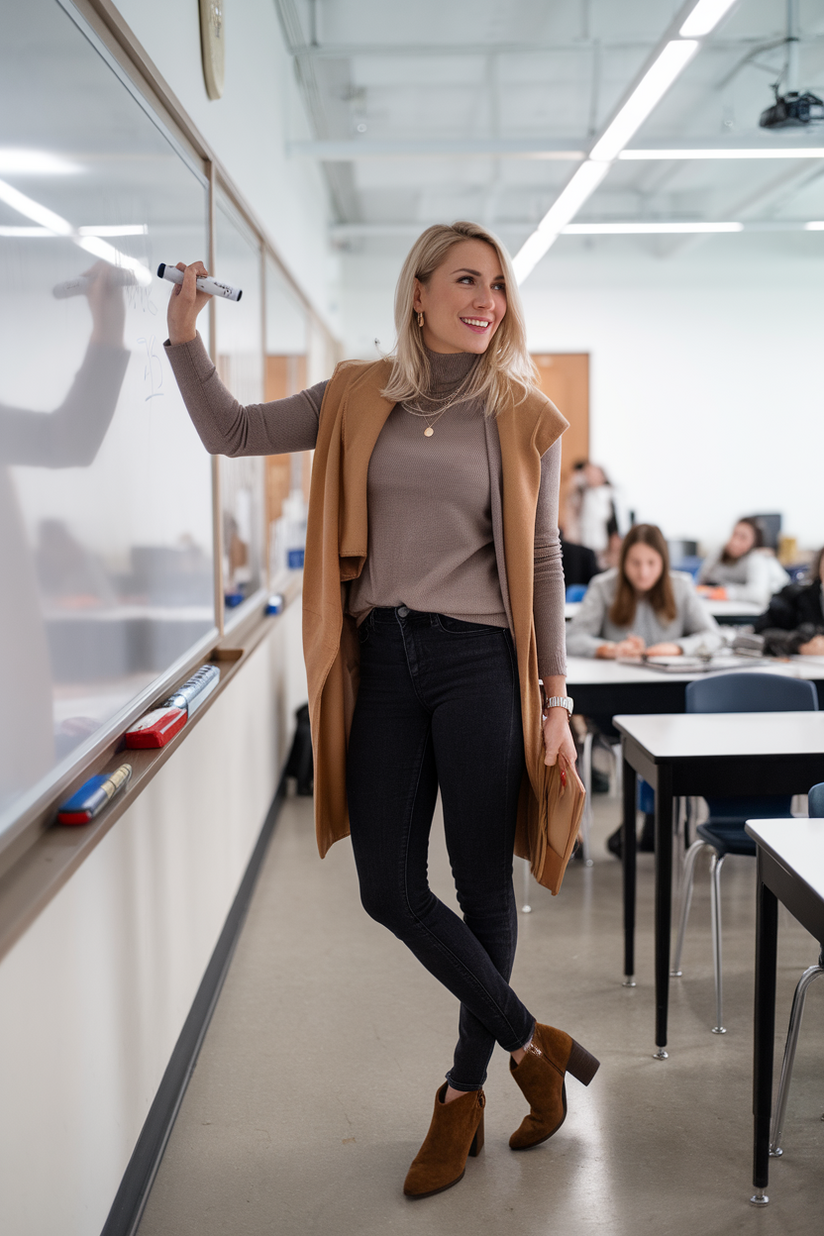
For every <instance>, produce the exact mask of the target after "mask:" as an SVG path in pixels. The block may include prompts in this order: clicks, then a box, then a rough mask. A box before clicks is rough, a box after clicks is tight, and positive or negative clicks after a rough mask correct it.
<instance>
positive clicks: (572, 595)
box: [566, 584, 587, 601]
mask: <svg viewBox="0 0 824 1236" xmlns="http://www.w3.org/2000/svg"><path fill="white" fill-rule="evenodd" d="M586 590H587V585H586V584H567V590H566V599H567V600H568V601H583V599H584V593H585V592H586Z"/></svg>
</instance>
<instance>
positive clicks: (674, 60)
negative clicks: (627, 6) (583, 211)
mask: <svg viewBox="0 0 824 1236" xmlns="http://www.w3.org/2000/svg"><path fill="white" fill-rule="evenodd" d="M733 3H734V0H698V3H697V4H696V5H695V7H694V8H693V9H692V10H691V12H690V14H689V16H688V17H687V19H686V20H685V21H684V23H683V25H682V26H681V28H680V31H679V35H680V37H679V38H677V39H669V41H668V42H667V43H665V44H664V46H663V48H662V49H661V52H660V54H659V55H658V56H657V57H656V58H655V60H654V61H653V62H652V64H651V65H650V67H649V68H648V69H647V71H646V73H645V74H644V76H643V77H642V78H641V80H640V81H639V82H638V84H637V86H636V87H635V89H634V90H633V91H632V93H631V94H630V96H629V98H628V99H627V100H626V102H625V103H624V104H623V106H622V107H621V108H620V109H619V111H618V113H617V114H616V115H615V116H614V117H613V119H612V120H611V121H610V123H609V124H608V125H607V127H606V129H605V130H604V132H603V133H602V134H601V136H600V138H599V139H598V141H597V142H596V143H595V145H594V146H593V147H592V149H591V150H590V152H589V159H588V161H587V162H586V163H583V164H582V165H581V167H579V168H578V170H577V171H576V173H575V175H574V176H573V177H572V179H571V180H570V182H569V184H568V185H567V186H566V188H565V189H564V190H563V191H562V192H561V195H560V197H559V198H558V200H557V201H556V202H555V203H554V204H553V205H552V206H551V207H550V209H549V211H548V212H547V214H546V215H545V216H544V218H543V219H542V220H541V222H540V224H539V225H538V230H537V233H533V234H532V236H530V237H528V238H527V241H526V243H525V244H524V245H523V246H522V247H521V249H520V250H519V251H518V253H517V254H516V255H515V261H514V265H515V273H516V276H517V279H518V282H519V283H523V281H524V279H526V278H527V276H528V275H529V274H530V273H531V272H532V271H533V270H534V268H535V266H536V265H537V264H538V262H539V261H540V260H541V258H542V257H543V256H544V254H545V253H546V252H547V251H548V250H549V248H550V247H551V245H552V244H553V242H554V241H555V240H556V239H557V236H558V232H559V230H560V229H561V228H563V227H564V226H566V224H568V223H569V221H570V220H571V219H572V218H573V217H574V215H575V213H576V212H577V211H578V210H579V209H580V207H581V206H582V205H583V203H584V202H585V201H586V200H587V198H588V197H589V196H590V194H591V193H593V192H594V190H595V189H596V188H597V186H598V185H599V184H600V183H601V181H602V180H603V178H604V176H605V175H606V173H607V170H608V169H609V167H610V166H611V164H612V162H613V161H614V160H615V159H616V158H617V156H618V154H619V153H620V151H621V150H623V148H624V147H625V146H626V144H627V142H628V141H629V140H630V138H631V137H632V136H633V134H634V133H636V132H637V131H638V129H639V128H640V127H641V125H642V124H643V123H644V121H645V120H646V118H647V117H648V116H649V114H650V112H651V111H652V110H653V109H654V107H655V106H656V104H657V103H659V102H660V100H661V99H662V98H663V97H664V95H665V94H666V92H667V91H668V90H669V88H670V86H671V85H672V83H673V82H674V81H675V79H676V78H677V77H678V76H679V74H680V73H681V72H683V70H684V69H685V68H686V66H687V65H688V64H689V62H690V60H692V58H693V56H694V55H695V53H696V52H697V51H698V48H699V47H700V43H699V42H698V39H697V38H688V37H687V35H688V34H692V33H698V34H699V35H700V36H703V35H705V34H709V32H710V30H712V29H713V28H714V27H715V26H716V25H717V23H718V22H719V21H720V20H721V18H722V17H723V16H724V14H725V13H726V12H727V10H728V9H730V8H731V7H732V5H733ZM598 164H601V165H602V168H603V171H602V172H601V174H600V175H597V174H596V173H594V172H592V171H590V170H589V169H591V168H592V167H593V165H595V166H597V165H598ZM573 202H574V203H575V209H574V210H571V211H570V210H569V206H570V205H571V204H572V203H573ZM540 233H543V240H541V241H539V240H536V239H535V237H536V235H538V234H540Z"/></svg>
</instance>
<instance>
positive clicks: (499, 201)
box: [275, 0, 824, 251]
mask: <svg viewBox="0 0 824 1236" xmlns="http://www.w3.org/2000/svg"><path fill="white" fill-rule="evenodd" d="M275 3H276V5H277V8H278V12H279V15H280V17H281V22H282V26H283V29H284V34H285V35H286V38H287V42H288V44H289V46H290V49H291V51H292V53H293V55H294V57H295V67H296V72H297V74H298V78H299V81H300V83H301V92H302V98H303V101H304V105H305V109H306V114H307V116H308V119H309V125H310V131H311V132H312V134H313V140H311V141H309V142H307V141H305V140H303V141H299V140H295V141H293V142H291V143H290V149H291V152H292V155H293V157H294V158H296V159H299V158H300V159H306V158H313V159H317V160H319V161H320V162H321V163H322V165H323V167H324V169H325V172H326V175H327V178H328V181H329V185H330V189H331V193H332V201H333V208H334V211H335V214H336V216H337V226H336V228H335V229H334V231H333V235H334V237H335V239H336V242H337V243H338V244H339V245H340V246H342V247H348V248H352V247H355V248H357V249H363V248H366V247H368V246H370V245H375V244H376V243H377V242H378V241H379V239H380V238H381V237H383V236H387V235H393V234H400V233H401V232H408V231H410V230H412V231H414V230H415V229H419V228H420V227H421V226H425V225H427V224H429V223H432V222H435V221H444V220H449V219H455V218H472V219H478V220H480V221H482V222H484V223H486V224H487V225H488V226H490V227H491V228H493V229H494V230H495V231H497V232H499V233H500V235H501V236H502V237H503V239H504V241H505V242H506V243H507V244H508V245H509V247H510V248H511V249H512V250H515V249H517V248H518V247H519V246H520V244H521V243H522V242H523V241H524V240H525V238H526V236H527V235H528V233H529V232H530V231H531V230H532V229H533V228H534V227H535V226H536V224H537V223H538V222H539V220H540V219H541V218H542V217H543V215H544V214H545V212H546V211H547V210H548V209H549V207H550V206H551V205H552V203H553V201H554V200H555V198H556V197H557V196H558V194H559V192H560V191H561V189H562V188H563V187H564V185H565V184H566V182H567V181H568V180H569V178H570V176H571V175H572V173H573V172H574V170H575V168H576V166H578V162H577V161H579V160H580V158H581V153H580V152H584V151H586V150H587V149H588V148H589V147H590V146H591V145H592V142H593V139H594V138H595V136H596V135H597V134H598V133H599V131H601V130H602V129H603V128H604V126H605V124H606V123H607V121H608V120H609V118H610V114H611V112H612V111H613V110H614V109H615V107H616V106H617V104H618V103H619V101H620V100H621V98H622V96H623V95H624V94H625V92H626V91H627V90H628V89H629V88H630V87H631V86H632V84H633V82H634V81H635V80H636V79H637V77H638V74H639V72H640V70H641V69H642V66H643V65H644V63H645V61H646V60H647V59H648V58H649V56H650V54H651V53H652V52H653V50H654V49H655V48H656V46H657V45H658V44H659V43H660V41H661V39H662V36H663V35H664V33H665V31H666V30H667V27H668V26H669V25H670V24H671V22H672V20H673V18H674V16H675V15H676V13H678V12H679V10H681V9H682V8H683V7H684V3H683V0H564V2H562V3H551V2H550V3H547V2H546V0H508V2H503V0H472V3H469V2H467V0H452V2H450V0H415V3H414V4H411V5H408V4H401V3H397V2H393V0H275ZM799 15H800V33H801V53H800V65H801V82H800V85H801V87H802V89H812V90H814V91H816V92H817V93H824V3H822V0H799ZM786 23H787V5H786V0H738V3H737V5H735V6H734V8H733V9H732V11H731V12H730V14H729V15H728V16H727V17H726V18H725V19H724V20H723V21H722V22H721V23H720V24H719V26H718V27H717V28H716V30H715V31H714V32H713V34H711V35H710V36H709V37H708V38H707V39H706V40H704V43H703V45H702V47H701V50H700V52H699V53H698V55H697V56H696V57H695V59H694V60H693V61H692V62H691V63H690V64H689V65H688V66H687V68H686V70H685V71H684V72H683V73H682V75H681V76H680V77H679V79H678V80H677V81H676V83H675V84H674V86H673V87H672V88H671V89H670V90H669V92H668V93H667V94H666V95H665V97H664V98H663V100H662V101H661V103H660V104H659V105H658V107H657V108H656V109H655V110H654V111H653V113H652V115H651V116H650V117H649V119H648V120H647V121H646V122H645V123H644V125H643V126H642V127H641V129H640V130H639V131H638V133H637V134H636V135H635V137H634V138H633V139H632V141H631V142H630V146H631V147H644V146H646V147H656V148H670V149H672V148H677V147H682V148H683V147H684V146H688V147H695V146H698V147H701V148H706V147H719V146H720V147H722V148H723V147H724V146H727V147H736V148H739V147H742V146H750V145H756V146H759V147H773V148H783V147H788V146H790V147H795V146H799V145H801V146H804V145H806V146H810V145H815V146H821V147H824V124H822V125H818V126H810V127H809V128H807V129H804V130H797V129H790V130H781V131H769V132H768V131H765V130H763V129H759V127H758V118H759V115H760V113H761V112H762V110H763V109H764V108H765V107H767V106H769V105H770V103H771V102H772V98H773V96H772V89H771V83H772V82H774V81H776V79H778V78H779V77H780V75H781V73H782V70H783V66H784V63H785V59H786V48H785V46H784V45H782V44H781V40H783V39H784V37H785V35H786ZM776 44H778V45H777V46H776ZM300 131H302V132H304V133H305V120H303V118H301V124H300V127H299V125H298V121H297V118H296V120H295V128H294V132H295V133H296V134H297V133H298V132H300ZM576 152H579V153H576ZM576 160H577V161H576ZM823 172H824V160H822V159H795V158H794V159H787V160H773V159H762V160H754V159H747V160H727V159H724V160H721V159H712V160H708V159H704V160H672V159H669V160H654V161H649V162H647V161H644V162H640V161H639V162H630V161H625V162H618V163H616V164H615V165H614V166H613V167H612V169H611V170H610V172H609V175H608V176H607V178H606V180H605V181H604V182H603V183H602V185H601V186H600V187H599V188H598V189H597V190H596V192H595V193H594V194H593V196H592V197H591V198H590V199H589V200H588V201H587V202H586V203H585V205H584V206H583V207H582V209H581V211H580V213H579V214H578V216H577V217H576V223H583V222H587V221H603V222H611V221H644V220H666V221H679V220H681V221H693V220H696V221H701V220H709V221H719V220H721V221H723V220H743V221H750V222H761V223H769V222H772V223H773V224H775V223H776V222H778V221H781V220H784V221H791V220H802V221H806V220H820V219H824V175H822V173H823ZM809 241H810V243H811V244H815V245H816V246H818V244H819V243H820V242H819V241H818V240H817V239H816V238H815V237H814V236H812V235H811V236H810V237H809ZM564 243H567V244H569V243H572V242H571V240H569V239H566V238H564ZM633 243H638V242H637V241H635V240H634V241H633ZM647 243H649V244H655V245H658V246H659V247H660V245H661V241H660V238H655V239H650V240H648V241H647ZM681 243H683V242H682V240H680V239H673V238H668V240H667V244H668V245H669V246H670V247H671V248H672V249H673V251H674V250H675V249H677V247H678V245H679V244H681ZM727 243H733V240H729V241H727ZM788 243H791V242H790V240H789V236H788Z"/></svg>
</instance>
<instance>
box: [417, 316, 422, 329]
mask: <svg viewBox="0 0 824 1236" xmlns="http://www.w3.org/2000/svg"><path fill="white" fill-rule="evenodd" d="M418 327H419V329H420V330H423V314H422V313H419V314H418Z"/></svg>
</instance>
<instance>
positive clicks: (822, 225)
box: [804, 219, 824, 232]
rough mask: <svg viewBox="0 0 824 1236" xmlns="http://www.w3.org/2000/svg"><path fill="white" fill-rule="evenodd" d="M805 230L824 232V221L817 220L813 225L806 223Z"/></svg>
mask: <svg viewBox="0 0 824 1236" xmlns="http://www.w3.org/2000/svg"><path fill="white" fill-rule="evenodd" d="M804 229H805V231H807V232H824V219H815V220H814V221H813V222H812V223H805V224H804Z"/></svg>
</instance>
